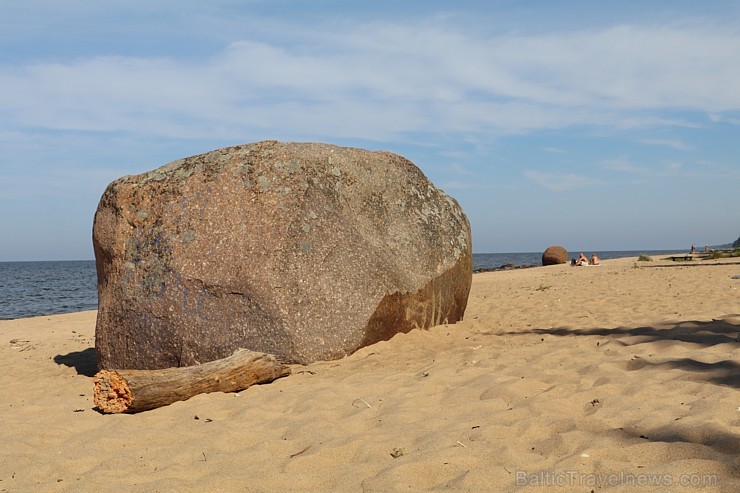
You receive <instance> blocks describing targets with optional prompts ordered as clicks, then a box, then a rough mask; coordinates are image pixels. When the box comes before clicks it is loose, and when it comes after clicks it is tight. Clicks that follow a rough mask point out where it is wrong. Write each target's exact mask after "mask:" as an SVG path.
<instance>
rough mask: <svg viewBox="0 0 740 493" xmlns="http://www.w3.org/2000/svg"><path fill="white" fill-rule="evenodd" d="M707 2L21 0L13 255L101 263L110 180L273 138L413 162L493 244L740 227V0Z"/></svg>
mask: <svg viewBox="0 0 740 493" xmlns="http://www.w3.org/2000/svg"><path fill="white" fill-rule="evenodd" d="M701 3H704V2H701ZM706 3H707V5H700V2H696V1H693V0H692V1H681V0H671V1H660V0H657V1H655V0H654V1H650V2H607V1H596V0H589V1H568V2H555V1H514V0H511V1H504V0H498V1H497V0H488V1H480V2H478V1H459V2H451V1H449V2H442V1H403V0H394V1H386V0H375V1H373V2H369V1H368V2H359V1H355V2H353V1H350V0H345V1H323V0H311V1H287V0H286V1H282V0H265V1H258V0H255V1H248V0H245V1H237V0H231V1H225V0H224V1H218V0H215V1H208V2H203V1H191V0H180V1H174V0H173V1H169V0H165V1H158V0H149V1H140V0H129V1H127V2H107V1H101V2H90V1H81V0H65V1H64V2H59V1H57V0H25V1H23V2H10V1H3V2H2V3H1V4H0V26H1V27H2V29H0V88H1V89H2V90H1V91H0V146H1V147H2V153H0V211H1V212H2V214H0V231H2V233H1V234H0V261H4V260H52V259H91V258H93V253H92V246H91V228H92V221H93V215H94V212H95V208H96V207H97V203H98V200H99V199H100V196H101V194H102V192H103V191H104V189H105V187H106V186H107V184H108V183H109V182H110V181H112V180H114V179H116V178H118V177H120V176H123V175H127V174H135V173H140V172H143V171H147V170H150V169H154V168H156V167H159V166H161V165H163V164H166V163H168V162H170V161H173V160H175V159H178V158H181V157H186V156H190V155H193V154H198V153H202V152H207V151H210V150H213V149H217V148H220V147H224V146H228V145H236V144H243V143H248V142H255V141H259V140H264V139H277V140H283V141H318V142H327V143H332V144H338V145H345V146H353V147H361V148H366V149H371V150H378V149H384V150H389V151H392V152H396V153H398V154H401V155H403V156H405V157H407V158H409V159H411V160H412V161H414V162H415V163H416V164H417V165H418V166H419V167H420V168H421V169H422V171H424V173H425V174H426V175H427V176H428V177H429V178H430V179H431V180H432V181H433V182H434V183H435V184H436V185H437V186H438V187H440V188H442V189H444V190H445V191H446V192H447V193H448V194H450V195H452V196H453V197H455V198H456V199H457V200H458V201H459V202H460V204H461V205H462V206H463V209H464V210H465V211H466V213H467V214H468V217H469V218H470V221H471V225H472V228H473V248H474V251H475V252H476V253H485V252H523V251H534V252H539V251H543V250H544V249H545V248H546V247H548V246H550V245H553V244H558V245H563V246H565V247H566V248H568V249H569V250H587V251H600V250H602V251H603V250H624V249H629V250H648V249H672V248H680V249H684V248H688V247H689V246H690V245H691V244H692V243H696V244H697V245H699V246H700V247H703V245H704V244H705V243H709V244H719V243H726V242H731V241H734V240H735V239H737V237H738V236H740V206H738V196H739V192H740V2H736V1H712V2H706Z"/></svg>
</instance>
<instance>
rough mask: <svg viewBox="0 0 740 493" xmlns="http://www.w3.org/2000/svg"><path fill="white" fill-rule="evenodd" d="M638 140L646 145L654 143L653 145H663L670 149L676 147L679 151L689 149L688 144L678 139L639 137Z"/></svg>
mask: <svg viewBox="0 0 740 493" xmlns="http://www.w3.org/2000/svg"><path fill="white" fill-rule="evenodd" d="M639 142H641V143H643V144H648V145H655V146H665V147H670V148H671V149H676V150H679V151H687V150H689V149H691V147H690V146H688V145H687V144H685V143H684V142H682V141H680V140H669V139H640V140H639Z"/></svg>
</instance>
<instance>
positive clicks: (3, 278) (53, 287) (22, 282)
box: [0, 260, 98, 320]
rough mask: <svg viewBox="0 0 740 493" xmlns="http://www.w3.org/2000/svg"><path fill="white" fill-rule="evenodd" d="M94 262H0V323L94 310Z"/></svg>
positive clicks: (96, 304) (95, 303)
mask: <svg viewBox="0 0 740 493" xmlns="http://www.w3.org/2000/svg"><path fill="white" fill-rule="evenodd" d="M97 284H98V282H97V275H96V273H95V261H93V260H81V261H50V262H0V320H2V319H12V318H25V317H34V316H38V315H53V314H58V313H71V312H79V311H82V310H94V309H96V308H97V307H98V285H97Z"/></svg>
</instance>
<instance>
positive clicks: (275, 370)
mask: <svg viewBox="0 0 740 493" xmlns="http://www.w3.org/2000/svg"><path fill="white" fill-rule="evenodd" d="M287 375H290V367H289V366H287V365H284V364H282V363H280V362H278V361H277V360H276V359H275V357H274V356H273V355H271V354H265V353H258V352H254V351H250V350H248V349H238V350H237V351H236V352H234V354H233V355H231V356H229V357H228V358H223V359H219V360H215V361H211V362H209V363H204V364H202V365H196V366H187V367H181V368H165V369H163V370H100V371H99V372H98V373H97V374H96V375H95V378H94V384H95V393H94V401H95V405H96V406H97V407H98V409H100V410H101V411H103V412H104V413H138V412H141V411H146V410H148V409H154V408H157V407H162V406H167V405H169V404H172V403H173V402H177V401H184V400H187V399H189V398H191V397H193V396H194V395H197V394H203V393H208V392H238V391H240V390H244V389H246V388H247V387H249V386H251V385H254V384H256V383H267V382H271V381H273V380H275V379H277V378H280V377H284V376H287Z"/></svg>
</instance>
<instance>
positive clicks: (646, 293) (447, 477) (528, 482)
mask: <svg viewBox="0 0 740 493" xmlns="http://www.w3.org/2000/svg"><path fill="white" fill-rule="evenodd" d="M636 260H637V259H635V258H628V259H616V260H606V261H603V262H602V265H600V266H594V267H570V266H569V265H559V266H551V267H536V268H531V269H521V270H514V271H502V272H488V273H481V274H475V275H474V276H473V288H472V292H471V295H470V301H469V304H468V309H467V311H466V314H465V320H464V321H463V322H461V323H458V324H455V325H444V326H438V327H434V328H432V329H430V330H427V331H413V332H411V333H409V334H401V335H398V336H396V337H394V338H393V339H392V340H390V341H387V342H381V343H379V344H376V345H373V346H370V347H366V348H363V349H361V350H360V351H358V352H357V353H355V354H353V355H351V356H349V357H347V358H345V359H342V360H339V361H331V362H322V363H316V364H312V365H309V366H294V367H293V374H292V375H291V376H289V377H287V378H283V379H280V380H277V381H275V382H273V383H271V384H267V385H257V386H254V387H251V388H249V389H247V390H245V391H243V392H241V393H238V394H223V393H215V394H208V395H198V396H196V397H194V398H192V399H190V400H188V401H185V402H178V403H175V404H173V405H170V406H167V407H163V408H159V409H155V410H152V411H147V412H143V413H140V414H135V415H103V414H101V413H99V412H98V411H97V410H96V409H95V408H94V404H93V398H92V394H93V392H92V391H93V382H92V377H93V375H94V373H95V372H96V370H97V369H96V367H95V350H94V334H95V315H96V313H95V312H94V311H88V312H80V313H73V314H68V315H58V316H49V317H37V318H30V319H19V320H10V321H1V322H0V361H2V366H1V368H2V371H1V372H0V442H1V443H3V445H4V446H3V447H2V449H0V492H6V491H7V492H36V491H50V492H51V491H54V492H56V491H59V492H73V491H74V492H78V491H95V492H114V491H115V492H142V493H143V492H147V493H149V492H189V491H193V492H196V491H198V492H200V491H228V492H232V491H233V492H242V491H245V492H246V491H248V492H252V491H254V492H259V491H266V492H272V491H343V492H352V491H358V492H360V491H362V492H394V491H429V490H446V491H470V492H479V491H480V492H484V491H504V492H506V491H525V492H528V491H532V492H535V491H564V492H565V491H567V492H584V493H587V492H591V491H609V492H612V491H617V492H621V491H625V492H626V491H629V492H635V491H640V492H658V491H671V492H681V491H687V492H690V491H716V492H727V493H730V492H736V491H740V391H739V390H738V389H740V278H739V279H736V278H734V277H735V276H740V262H739V261H738V259H722V260H712V261H702V262H698V261H695V262H687V263H673V262H670V261H662V260H660V259H657V258H656V259H654V261H653V262H637V261H636Z"/></svg>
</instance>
